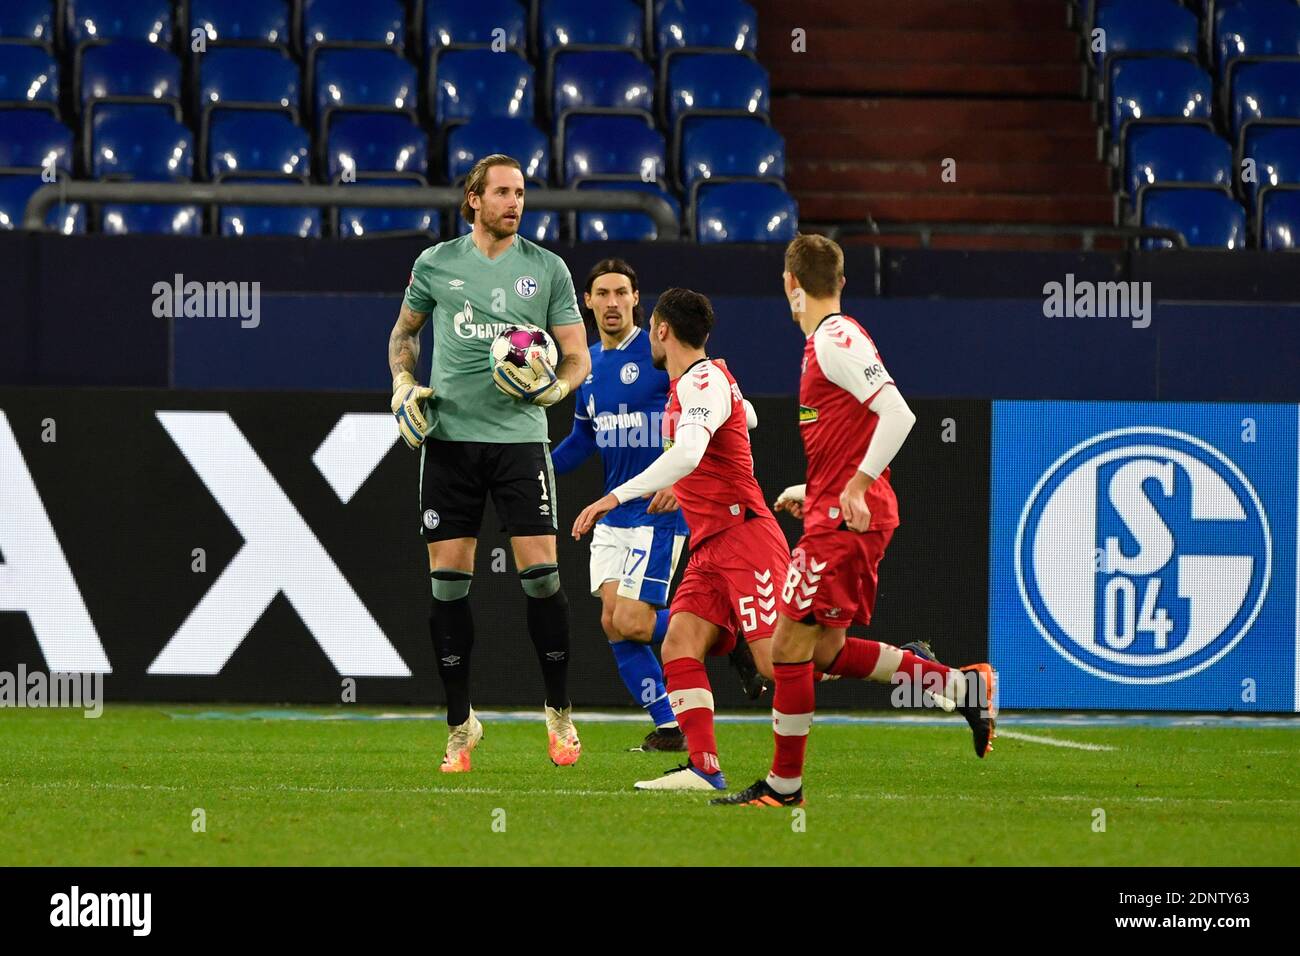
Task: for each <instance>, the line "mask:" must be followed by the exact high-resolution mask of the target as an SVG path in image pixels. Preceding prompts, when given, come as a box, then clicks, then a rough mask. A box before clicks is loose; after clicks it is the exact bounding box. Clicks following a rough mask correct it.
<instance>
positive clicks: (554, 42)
mask: <svg viewBox="0 0 1300 956" xmlns="http://www.w3.org/2000/svg"><path fill="white" fill-rule="evenodd" d="M644 31H645V15H644V14H643V12H642V9H641V5H640V4H639V3H633V2H632V0H541V8H540V11H539V13H538V39H539V41H540V44H541V48H542V53H543V55H547V54H549V53H551V52H552V51H553V50H555V49H556V48H557V47H565V46H617V47H626V48H631V49H634V50H639V49H641V47H642V46H643V45H644V43H645V38H644Z"/></svg>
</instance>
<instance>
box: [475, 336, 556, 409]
mask: <svg viewBox="0 0 1300 956" xmlns="http://www.w3.org/2000/svg"><path fill="white" fill-rule="evenodd" d="M534 359H541V360H542V361H544V362H545V363H546V366H547V368H550V369H552V370H554V368H555V366H556V365H557V364H558V363H559V361H560V353H559V350H558V349H556V347H555V340H554V339H552V338H551V336H550V335H549V334H548V333H547V331H546V330H545V329H539V328H537V327H536V326H534V325H512V326H510V327H509V328H507V329H505V331H503V332H501V333H500V334H498V335H497V337H496V338H494V339H493V340H492V380H493V381H494V382H495V383H496V385H497V388H499V389H501V391H503V392H505V393H506V394H507V395H510V396H511V397H514V398H518V397H520V396H521V395H523V394H526V393H529V392H532V391H535V390H536V389H540V388H545V387H546V386H547V385H549V384H550V383H551V382H552V381H554V377H553V376H552V377H550V378H547V377H544V376H542V375H538V374H537V372H536V371H534V369H533V367H532V361H533V360H534Z"/></svg>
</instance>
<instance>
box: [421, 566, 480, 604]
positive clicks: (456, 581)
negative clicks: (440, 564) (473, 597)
mask: <svg viewBox="0 0 1300 956" xmlns="http://www.w3.org/2000/svg"><path fill="white" fill-rule="evenodd" d="M473 580H474V575H472V574H469V573H467V572H465V571H456V570H454V569H452V568H434V569H433V570H432V571H430V572H429V583H430V585H431V586H432V589H433V599H434V600H435V601H443V602H447V601H459V600H461V599H463V598H467V597H469V586H470V584H471V583H472V582H473Z"/></svg>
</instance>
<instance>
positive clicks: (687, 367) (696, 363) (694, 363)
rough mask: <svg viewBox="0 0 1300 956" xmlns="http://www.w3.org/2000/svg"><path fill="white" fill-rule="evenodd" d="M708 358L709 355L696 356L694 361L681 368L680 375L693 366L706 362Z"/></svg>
mask: <svg viewBox="0 0 1300 956" xmlns="http://www.w3.org/2000/svg"><path fill="white" fill-rule="evenodd" d="M708 360H709V357H708V356H707V355H706V356H704V358H697V359H696V360H695V361H694V362H692V363H691V364H690V365H688V366H686V368H684V369H682V375H685V374H686V373H687V372H689V371H690V370H691V369H693V368H695V366H697V365H699V364H700V363H701V362H707V361H708ZM682 375H679V376H677V377H678V378H681V377H682Z"/></svg>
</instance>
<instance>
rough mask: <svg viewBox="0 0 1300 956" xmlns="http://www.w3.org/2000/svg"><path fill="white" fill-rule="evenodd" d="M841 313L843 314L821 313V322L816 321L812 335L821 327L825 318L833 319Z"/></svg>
mask: <svg viewBox="0 0 1300 956" xmlns="http://www.w3.org/2000/svg"><path fill="white" fill-rule="evenodd" d="M843 314H844V313H843V312H828V313H827V314H826V315H823V316H822V318H821V322H818V323H817V326H816V328H814V329H813V335H816V334H817V329H820V328H821V327H822V322H825V321H826V320H827V319H833V318H835V316H837V315H843Z"/></svg>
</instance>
